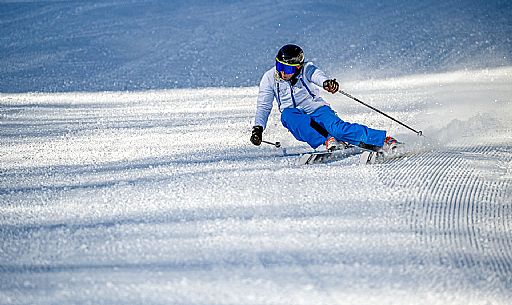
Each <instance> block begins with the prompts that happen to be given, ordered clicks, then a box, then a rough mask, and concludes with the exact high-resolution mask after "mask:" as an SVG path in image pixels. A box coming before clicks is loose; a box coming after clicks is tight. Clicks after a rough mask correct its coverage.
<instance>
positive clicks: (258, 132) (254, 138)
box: [251, 126, 263, 146]
mask: <svg viewBox="0 0 512 305" xmlns="http://www.w3.org/2000/svg"><path fill="white" fill-rule="evenodd" d="M262 138H263V126H254V127H253V128H252V135H251V142H252V144H254V145H256V146H259V145H260V144H261V139H262Z"/></svg>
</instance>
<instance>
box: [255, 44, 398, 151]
mask: <svg viewBox="0 0 512 305" xmlns="http://www.w3.org/2000/svg"><path fill="white" fill-rule="evenodd" d="M317 86H319V87H323V89H325V90H326V91H328V92H330V93H333V94H334V93H336V92H338V89H339V84H338V82H337V81H336V79H329V78H328V77H327V76H326V75H325V74H324V72H323V71H321V70H320V69H318V68H317V67H316V66H315V65H314V64H313V63H312V62H304V52H303V50H302V49H301V48H300V47H299V46H296V45H293V44H288V45H285V46H283V47H282V48H281V49H280V50H279V52H278V53H277V56H276V65H275V67H273V68H271V69H270V70H268V71H267V72H266V73H265V74H264V75H263V77H262V79H261V82H260V87H259V93H258V99H257V108H256V115H255V120H254V126H253V129H252V135H251V142H252V143H253V144H254V145H257V146H259V145H260V144H261V141H262V136H263V130H264V129H265V128H266V124H267V121H268V116H269V115H270V112H271V110H272V104H273V101H274V99H276V100H277V104H278V106H279V111H280V112H281V123H282V124H283V126H284V127H285V128H287V129H288V130H289V131H290V132H291V133H292V134H293V136H294V137H295V138H296V139H297V140H299V141H302V142H307V143H308V144H309V145H310V146H311V147H312V148H313V149H316V148H317V147H319V146H320V145H322V144H325V148H326V150H327V151H333V150H335V149H337V148H341V146H342V144H341V143H340V142H339V141H342V142H345V143H348V144H352V145H356V146H360V147H364V148H370V149H372V150H375V151H384V152H388V151H391V150H392V149H393V148H395V147H396V145H397V141H396V140H395V139H394V138H392V137H390V136H386V131H384V130H377V129H372V128H368V127H367V126H364V125H360V124H355V123H348V122H345V121H343V120H341V119H340V118H339V117H338V116H337V114H336V113H335V112H334V111H333V110H332V109H331V107H330V106H329V104H328V103H327V102H326V101H325V100H324V99H323V98H322V97H321V96H320V94H319V93H320V90H319V88H318V87H317Z"/></svg>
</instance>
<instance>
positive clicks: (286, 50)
mask: <svg viewBox="0 0 512 305" xmlns="http://www.w3.org/2000/svg"><path fill="white" fill-rule="evenodd" d="M276 60H279V61H281V62H283V63H286V64H291V65H297V64H299V65H301V66H302V65H303V64H304V51H302V49H301V48H300V47H299V46H296V45H294V44H287V45H285V46H283V47H282V48H281V49H279V52H277V56H276Z"/></svg>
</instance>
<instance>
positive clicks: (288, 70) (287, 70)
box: [276, 58, 300, 74]
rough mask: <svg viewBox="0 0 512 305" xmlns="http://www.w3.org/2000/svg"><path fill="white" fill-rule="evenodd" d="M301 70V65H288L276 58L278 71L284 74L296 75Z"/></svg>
mask: <svg viewBox="0 0 512 305" xmlns="http://www.w3.org/2000/svg"><path fill="white" fill-rule="evenodd" d="M299 68H300V64H287V63H284V62H282V61H280V60H279V59H277V58H276V70H277V71H279V72H284V74H294V73H295V71H297V70H298V69H299Z"/></svg>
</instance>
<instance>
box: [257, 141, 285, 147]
mask: <svg viewBox="0 0 512 305" xmlns="http://www.w3.org/2000/svg"><path fill="white" fill-rule="evenodd" d="M261 142H262V143H267V144H270V145H274V146H275V147H277V148H279V147H281V142H275V143H274V142H268V141H264V140H261Z"/></svg>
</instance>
